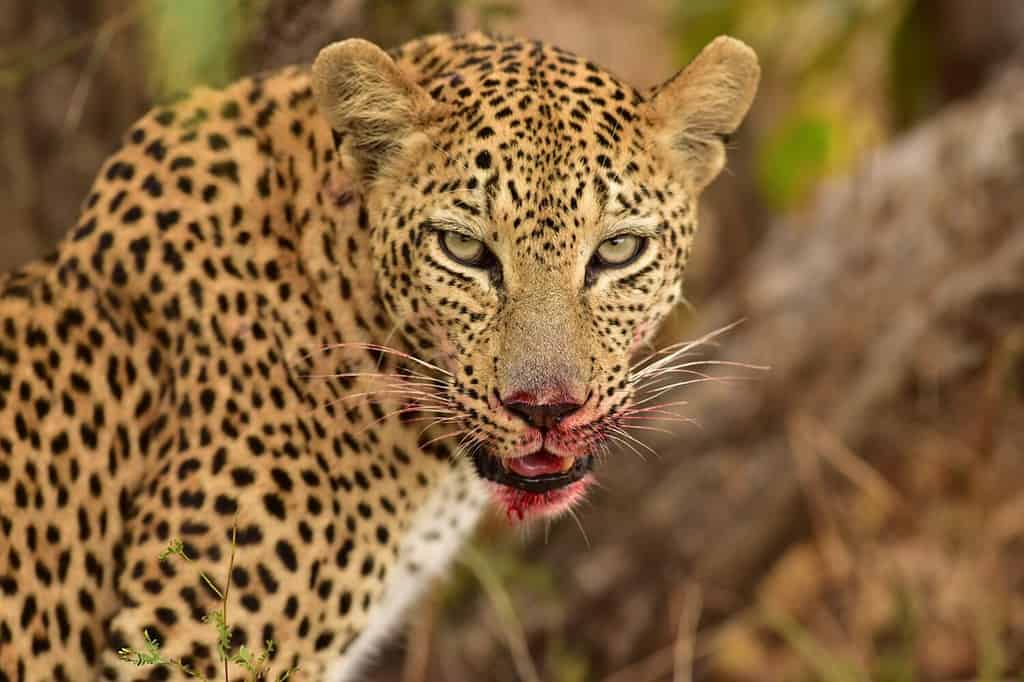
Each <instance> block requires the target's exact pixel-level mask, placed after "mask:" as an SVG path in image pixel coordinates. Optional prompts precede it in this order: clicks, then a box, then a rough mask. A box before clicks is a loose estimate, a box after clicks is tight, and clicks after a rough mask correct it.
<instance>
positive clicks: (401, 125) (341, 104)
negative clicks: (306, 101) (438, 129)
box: [312, 38, 437, 176]
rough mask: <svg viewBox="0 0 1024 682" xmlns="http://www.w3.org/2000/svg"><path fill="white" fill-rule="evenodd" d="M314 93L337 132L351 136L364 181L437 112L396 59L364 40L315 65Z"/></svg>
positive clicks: (334, 48)
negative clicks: (384, 159) (399, 66)
mask: <svg viewBox="0 0 1024 682" xmlns="http://www.w3.org/2000/svg"><path fill="white" fill-rule="evenodd" d="M312 85H313V93H314V95H315V97H316V99H317V102H318V103H319V105H320V110H321V111H322V112H323V114H324V117H325V118H326V119H327V121H328V122H329V123H330V124H331V127H332V128H334V130H336V131H339V132H344V133H347V134H348V135H349V139H348V140H347V146H346V151H347V152H348V154H347V155H348V156H350V157H351V158H352V159H353V160H354V161H355V162H356V164H358V166H357V167H358V171H359V172H358V173H357V175H359V176H366V175H373V174H374V173H375V171H376V168H377V166H378V165H379V163H380V162H381V161H382V160H383V158H382V157H384V156H387V155H388V154H389V153H390V152H392V151H394V150H395V149H396V148H397V147H399V146H400V145H401V144H402V143H403V141H408V138H409V136H410V135H412V134H413V133H414V132H416V131H417V130H418V129H419V128H420V127H421V126H422V125H423V124H424V123H425V122H426V120H427V118H428V117H429V116H430V114H431V112H433V111H435V110H436V109H437V106H436V104H435V103H434V102H433V100H431V99H430V97H429V96H428V95H427V93H425V92H424V91H423V89H422V88H420V87H419V86H418V85H416V84H415V83H414V82H413V81H412V79H410V78H409V77H408V76H406V75H405V74H403V73H402V72H401V70H400V69H399V68H398V66H397V65H396V64H395V62H394V60H393V59H391V57H389V56H388V55H387V53H385V52H384V51H383V50H381V49H380V48H379V47H377V46H376V45H374V44H373V43H371V42H369V41H366V40H362V39H360V38H352V39H349V40H344V41H341V42H338V43H334V44H332V45H328V46H327V47H325V48H324V49H323V50H321V51H320V54H319V55H318V56H317V58H316V61H315V62H313V70H312Z"/></svg>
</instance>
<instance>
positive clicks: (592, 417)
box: [314, 36, 758, 517]
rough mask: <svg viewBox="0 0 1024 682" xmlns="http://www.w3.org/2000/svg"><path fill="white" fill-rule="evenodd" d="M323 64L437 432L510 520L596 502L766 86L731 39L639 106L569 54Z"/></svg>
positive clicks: (528, 49) (376, 261) (365, 49)
mask: <svg viewBox="0 0 1024 682" xmlns="http://www.w3.org/2000/svg"><path fill="white" fill-rule="evenodd" d="M465 40H466V41H467V42H468V43H469V45H468V47H466V49H465V50H464V51H463V57H462V58H461V59H460V60H459V61H457V62H452V61H450V60H448V61H446V60H439V59H438V58H437V57H436V55H433V54H432V50H431V46H430V41H429V40H427V41H425V42H424V43H423V44H422V45H421V46H420V47H419V49H418V50H417V51H416V52H415V53H412V54H402V53H399V54H397V55H396V59H394V60H393V59H392V58H391V57H389V56H388V55H386V54H384V53H383V52H381V51H380V50H378V49H377V48H375V47H374V46H372V45H370V44H369V43H365V42H361V41H347V42H344V43H340V44H337V45H334V46H331V47H329V48H327V49H325V50H324V51H323V52H322V53H321V56H320V58H319V59H318V61H317V63H316V65H315V66H314V90H315V92H316V94H317V97H318V99H319V102H320V106H321V109H322V110H323V111H324V113H325V115H326V116H327V118H328V120H329V121H330V122H331V124H332V127H333V128H334V130H335V131H336V136H337V138H338V141H339V143H340V147H341V150H342V154H341V158H342V159H343V163H344V165H345V167H346V168H347V169H348V172H349V173H351V175H352V179H353V181H354V182H355V183H356V185H357V186H358V187H359V191H360V192H361V194H362V199H363V202H364V211H365V214H364V220H365V223H366V226H367V229H369V230H371V231H372V242H373V266H374V268H375V269H376V273H377V281H378V287H379V290H380V291H381V292H382V298H383V300H384V302H385V304H386V306H387V308H388V311H389V313H390V315H391V317H392V319H393V321H394V323H395V325H396V329H400V330H401V332H402V333H403V334H404V335H405V336H406V337H407V338H409V339H410V340H411V341H412V343H413V344H414V346H415V348H416V349H417V352H418V353H420V354H421V355H422V356H423V357H424V358H428V359H429V360H430V361H431V362H434V363H436V364H437V365H438V366H440V367H441V368H442V369H443V370H444V386H443V388H442V389H441V392H442V393H443V395H444V400H445V410H443V411H442V412H441V414H442V415H443V416H442V417H440V418H439V420H438V421H440V422H443V423H444V424H445V425H446V427H447V428H449V430H451V431H452V433H453V436H455V437H457V438H458V439H459V443H460V445H461V446H463V447H462V450H463V451H465V452H468V453H469V455H470V456H472V457H473V458H474V462H475V464H476V469H477V471H478V473H479V474H480V475H481V476H483V477H484V478H486V479H488V480H490V481H492V482H493V483H494V486H493V490H494V492H495V495H496V498H497V500H498V501H499V502H500V504H501V505H502V506H503V507H504V508H505V509H506V511H507V512H508V513H510V514H512V515H515V516H519V517H523V516H527V515H538V514H544V513H556V512H559V511H561V510H564V509H566V508H567V507H568V506H569V505H571V503H572V502H573V501H574V500H576V499H578V498H579V497H580V495H582V493H583V491H584V489H585V487H586V486H587V484H588V483H589V482H590V480H591V479H590V475H589V472H590V469H591V467H592V465H593V462H594V457H595V455H599V454H601V453H602V452H604V451H606V450H607V447H608V445H609V444H610V443H612V442H614V441H615V440H617V439H620V438H622V437H623V426H624V424H626V423H628V420H629V419H630V417H631V415H634V414H635V411H634V408H633V407H632V397H633V386H634V382H633V380H632V377H631V374H630V366H631V360H632V358H633V355H634V353H635V352H636V350H637V348H638V346H640V345H641V344H642V343H643V342H644V341H646V340H648V339H649V338H650V336H651V335H652V334H653V332H654V331H655V330H656V328H657V326H658V324H659V322H660V321H661V320H662V319H663V318H664V317H665V315H666V314H667V313H668V312H669V311H670V310H671V308H672V307H673V305H674V304H675V303H676V302H677V301H678V300H679V298H680V294H681V285H682V277H683V272H684V269H685V265H686V261H687V257H688V254H689V252H690V248H691V244H692V240H693V236H694V232H695V229H696V208H697V206H696V203H697V198H698V196H699V194H700V191H701V190H702V189H703V188H704V187H705V186H706V185H707V183H708V182H710V181H711V180H712V179H713V178H714V177H715V176H716V175H717V174H718V172H719V171H720V169H721V167H722V165H723V163H724V145H723V137H724V136H726V135H728V134H729V133H732V132H733V131H734V130H735V128H736V127H737V126H738V125H739V123H740V121H741V120H742V118H743V116H744V114H745V113H746V111H747V108H748V107H749V104H750V101H751V98H752V96H753V93H754V90H755V88H756V82H757V79H758V67H757V62H756V58H755V57H754V56H753V53H752V52H751V51H750V50H749V49H748V48H746V47H745V46H743V45H742V44H741V43H738V42H736V41H732V40H729V39H720V40H718V41H716V42H715V43H713V44H712V45H710V46H709V47H708V48H706V49H705V51H704V52H703V53H702V54H701V55H700V56H699V57H698V58H697V59H696V60H695V61H694V62H693V64H691V65H690V67H689V68H688V69H686V70H685V71H684V72H682V73H680V74H679V75H677V76H676V77H675V78H673V79H671V80H670V81H668V82H667V83H666V84H664V85H663V86H661V87H660V88H658V89H656V90H655V91H654V92H653V93H651V94H649V95H647V96H645V95H644V94H641V93H640V92H638V91H636V90H634V89H633V88H631V87H629V86H627V85H624V84H623V83H621V82H619V81H618V80H617V79H616V78H615V77H614V76H612V75H611V74H609V73H607V72H605V71H603V70H601V69H600V68H598V67H596V66H595V65H593V64H591V63H589V62H586V61H584V60H582V59H580V58H578V57H575V56H573V55H571V54H569V53H566V52H563V51H561V50H559V49H557V48H551V47H549V46H544V45H541V44H532V43H524V42H522V41H501V40H493V39H490V38H484V37H482V36H469V37H467V38H465Z"/></svg>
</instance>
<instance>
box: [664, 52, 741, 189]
mask: <svg viewBox="0 0 1024 682" xmlns="http://www.w3.org/2000/svg"><path fill="white" fill-rule="evenodd" d="M760 78H761V67H760V65H759V64H758V60H757V54H756V53H755V52H754V51H753V50H752V49H751V48H750V47H749V46H747V45H746V44H745V43H743V42H741V41H739V40H736V39H735V38H730V37H728V36H720V37H718V38H716V39H715V40H714V41H712V42H711V43H710V44H709V45H708V46H707V47H705V48H704V49H703V50H701V52H700V54H698V55H697V57H696V58H695V59H694V60H693V62H691V63H690V65H689V66H687V67H686V68H685V69H684V70H683V71H681V72H680V73H679V74H677V75H676V76H674V77H673V78H672V79H670V80H669V81H668V82H666V83H664V84H663V85H662V86H660V87H659V88H658V89H657V92H656V94H655V96H654V99H653V100H652V101H651V103H650V109H651V113H652V116H653V119H654V121H655V124H656V125H660V126H662V129H663V133H662V139H663V140H664V141H665V142H666V143H667V144H668V145H669V146H671V147H672V148H673V149H675V150H677V151H678V152H680V153H681V154H682V157H683V158H682V163H684V164H686V166H687V167H688V171H689V172H690V173H691V174H692V177H693V183H694V188H695V189H697V190H699V189H703V188H704V187H705V186H706V185H707V184H708V183H709V182H711V181H712V180H714V179H715V177H716V176H717V175H718V173H719V172H721V170H722V167H723V166H724V165H725V148H724V144H723V142H722V139H721V136H723V135H729V134H732V133H733V132H735V131H736V129H737V128H738V127H739V125H740V123H741V122H742V121H743V118H744V117H745V116H746V115H747V111H748V110H749V109H750V105H751V103H752V102H753V100H754V95H755V94H756V92H757V84H758V81H759V80H760Z"/></svg>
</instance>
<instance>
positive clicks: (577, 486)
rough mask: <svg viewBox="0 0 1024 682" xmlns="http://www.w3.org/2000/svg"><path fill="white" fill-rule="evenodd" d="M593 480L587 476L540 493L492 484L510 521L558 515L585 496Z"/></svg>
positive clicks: (495, 496)
mask: <svg viewBox="0 0 1024 682" xmlns="http://www.w3.org/2000/svg"><path fill="white" fill-rule="evenodd" d="M592 482H593V478H592V477H591V476H587V477H585V478H583V479H581V480H579V481H576V482H575V483H570V484H569V485H568V486H566V487H565V488H562V489H560V490H552V491H551V492H547V493H542V494H539V495H538V494H534V493H527V492H523V491H522V490H515V489H513V488H509V487H507V486H503V485H494V484H492V485H491V492H492V494H493V495H494V498H495V501H496V502H497V503H498V508H499V509H502V510H503V511H504V512H505V515H506V516H507V517H508V519H509V521H525V520H528V519H536V518H542V517H553V516H558V515H559V514H562V513H563V512H565V511H567V510H569V509H571V508H572V507H573V505H575V504H576V503H577V502H578V501H579V500H581V499H582V498H583V496H584V495H585V493H586V490H587V487H588V486H589V485H590V484H591V483H592Z"/></svg>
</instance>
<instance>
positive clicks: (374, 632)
mask: <svg viewBox="0 0 1024 682" xmlns="http://www.w3.org/2000/svg"><path fill="white" fill-rule="evenodd" d="M460 498H461V499H460ZM487 500H488V493H487V488H486V486H485V484H484V482H483V481H481V480H480V478H479V477H478V476H477V475H476V473H475V472H474V471H473V465H472V463H471V462H470V461H469V459H468V458H463V459H461V460H460V461H459V463H458V465H457V466H456V467H455V468H453V469H452V470H451V473H449V474H448V475H447V477H446V478H445V479H444V480H442V481H441V482H440V483H439V484H438V486H437V487H436V488H435V489H434V491H433V492H431V493H430V496H429V497H428V498H427V501H426V503H424V505H423V506H422V507H421V508H420V510H419V511H418V512H417V513H416V516H415V517H414V518H413V522H412V525H411V526H410V527H409V531H408V532H407V533H406V534H405V536H404V537H403V538H402V540H401V542H400V543H399V550H398V562H397V564H396V565H395V566H394V567H393V568H392V569H391V571H390V573H389V574H388V577H387V580H386V583H385V585H384V594H383V596H382V598H381V600H380V601H379V602H378V603H377V604H376V605H375V606H374V607H373V609H372V610H371V611H370V621H369V623H367V625H366V628H365V629H364V630H363V631H362V632H361V633H360V634H359V636H358V637H357V638H356V640H355V641H354V642H352V644H351V645H350V646H349V648H348V650H347V651H346V652H345V654H344V655H343V656H342V657H341V658H339V659H337V660H336V661H334V663H332V664H331V665H330V666H329V667H328V669H327V677H326V679H327V680H328V681H329V682H353V681H354V680H356V679H357V675H359V673H360V672H361V671H362V670H364V669H365V667H366V666H367V665H368V664H369V663H371V662H372V659H373V656H374V654H376V652H377V651H379V650H380V648H381V646H382V645H383V644H384V643H385V642H386V641H387V638H388V636H389V635H390V634H391V633H392V631H393V630H394V629H395V628H396V627H397V626H398V625H399V624H400V623H401V621H402V616H403V614H404V613H405V611H406V609H407V608H408V607H409V606H410V605H412V604H413V602H415V601H416V600H417V599H418V598H419V597H420V596H421V595H422V594H423V592H424V591H426V589H427V588H428V587H430V584H431V582H432V581H433V579H434V578H436V577H437V576H438V575H440V574H441V572H442V571H444V570H445V568H446V567H447V566H448V564H450V563H451V560H452V557H454V556H455V554H456V552H458V550H459V548H460V547H462V543H463V542H464V541H465V540H466V538H467V536H468V535H469V534H470V533H471V532H472V530H473V528H474V527H475V526H476V523H477V521H478V520H479V518H480V515H481V512H482V511H483V509H484V508H485V507H486V505H487Z"/></svg>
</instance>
